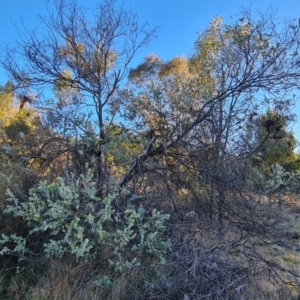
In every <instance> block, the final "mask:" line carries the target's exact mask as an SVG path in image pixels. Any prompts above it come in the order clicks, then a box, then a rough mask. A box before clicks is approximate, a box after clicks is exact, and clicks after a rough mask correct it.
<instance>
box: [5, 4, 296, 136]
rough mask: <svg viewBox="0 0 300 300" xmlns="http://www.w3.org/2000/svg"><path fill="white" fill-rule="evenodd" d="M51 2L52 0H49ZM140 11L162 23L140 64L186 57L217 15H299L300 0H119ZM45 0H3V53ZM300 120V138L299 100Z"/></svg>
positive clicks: (43, 8)
mask: <svg viewBox="0 0 300 300" xmlns="http://www.w3.org/2000/svg"><path fill="white" fill-rule="evenodd" d="M48 1H49V3H50V5H51V3H52V2H53V0H48ZM77 1H78V2H79V3H80V4H81V5H83V6H85V7H91V8H93V7H95V6H96V5H97V3H99V1H101V0H77ZM117 1H118V2H120V3H121V1H122V2H123V3H124V5H125V6H126V7H128V8H130V9H131V10H132V11H133V12H135V13H136V14H137V15H138V18H139V21H140V23H144V22H147V23H149V25H150V26H151V27H156V26H159V27H160V28H159V31H158V34H157V39H156V40H154V41H153V42H152V43H151V44H150V45H149V46H148V48H147V49H145V50H144V51H143V52H142V53H140V54H139V56H138V57H136V58H135V60H134V63H136V64H138V63H139V62H141V61H142V59H143V57H144V56H146V55H147V54H150V53H155V54H157V55H158V56H160V57H161V58H163V59H164V60H169V59H172V58H173V57H175V56H180V55H184V56H186V57H188V56H189V54H190V53H191V51H192V47H193V44H194V42H195V40H196V38H197V32H198V31H201V30H204V29H205V28H206V27H207V26H208V25H209V23H210V21H211V20H212V19H213V18H214V17H215V16H222V17H223V20H224V22H225V23H230V22H232V19H233V20H234V19H236V18H237V14H238V13H239V11H240V10H241V7H242V6H244V7H249V6H250V5H251V7H252V11H253V12H254V13H256V12H258V11H261V12H265V11H266V10H267V9H268V8H270V7H271V6H272V7H273V8H274V9H276V10H277V17H278V18H280V19H286V18H300V0H256V1H251V0H209V1H208V0H117ZM46 14H47V9H46V5H45V1H44V0H0V56H1V52H2V51H1V49H3V47H5V45H6V44H7V43H11V42H13V41H14V40H16V39H18V31H17V27H19V28H20V27H21V24H22V22H23V23H24V24H25V26H26V27H27V28H34V27H35V26H36V25H37V24H38V22H39V19H38V16H39V15H44V16H45V15H46ZM7 79H8V78H7V75H6V74H5V71H4V70H2V69H1V68H0V85H3V84H5V82H6V81H7ZM295 113H296V114H297V115H298V122H296V123H295V124H294V125H293V130H294V132H295V134H296V136H297V138H298V140H300V103H299V104H297V105H296V107H295Z"/></svg>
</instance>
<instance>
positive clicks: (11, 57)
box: [2, 0, 156, 193]
mask: <svg viewBox="0 0 300 300" xmlns="http://www.w3.org/2000/svg"><path fill="white" fill-rule="evenodd" d="M54 6H55V11H54V12H53V13H52V12H50V8H49V16H48V18H44V17H41V25H43V27H42V28H41V30H40V29H36V30H33V31H30V30H26V29H25V32H24V34H23V33H22V35H21V36H20V39H19V40H18V41H17V42H16V45H15V46H14V47H9V48H8V49H7V50H6V55H5V57H4V58H3V59H2V65H3V66H4V67H5V68H6V70H7V71H8V73H9V74H10V76H11V79H12V80H13V81H14V84H15V86H16V87H17V88H21V89H22V88H23V89H24V88H31V89H33V88H35V89H37V90H38V91H41V90H43V89H45V88H46V89H53V90H54V91H55V95H56V97H55V98H54V99H51V100H49V99H48V101H46V102H44V103H43V104H40V105H39V108H40V109H41V111H42V112H44V113H45V112H47V113H48V125H49V126H50V127H51V128H52V129H58V128H59V131H58V133H59V136H57V135H56V134H55V135H54V136H53V137H52V138H51V140H50V139H49V140H48V141H46V142H45V143H47V145H49V144H53V143H54V144H57V143H59V144H61V145H62V149H61V152H62V153H67V152H71V153H75V154H78V151H79V149H78V148H80V147H78V143H80V144H82V143H83V144H86V145H87V147H86V148H88V149H89V152H88V153H86V154H87V155H88V157H89V159H88V160H89V161H90V162H92V163H93V165H94V170H95V173H96V174H97V178H98V179H97V180H98V188H99V192H100V193H102V192H104V191H103V188H104V183H105V182H106V181H107V179H108V173H107V166H106V162H105V160H104V155H103V153H102V147H103V145H105V144H106V143H107V142H108V141H107V134H106V133H107V131H106V129H105V128H106V127H107V126H108V125H109V123H111V122H112V120H113V119H114V117H115V115H116V114H117V108H115V109H113V110H108V106H109V105H111V107H114V106H116V105H117V103H116V100H115V94H116V90H117V88H118V86H119V85H120V83H121V81H122V80H123V79H124V78H125V77H126V75H127V70H128V66H129V63H130V62H131V60H132V58H133V57H134V56H135V54H136V53H137V52H138V51H139V50H140V49H142V48H143V47H145V46H147V45H148V43H149V41H150V40H151V39H152V38H153V37H154V34H155V32H156V29H152V30H147V29H146V25H142V26H139V25H138V22H137V17H136V16H135V15H134V14H133V13H131V12H130V11H128V10H126V9H125V8H124V7H118V6H117V4H116V3H115V1H113V0H105V1H103V2H102V3H101V4H100V5H99V6H98V7H97V9H96V10H94V11H93V12H92V11H89V10H87V9H84V8H81V7H79V6H78V5H77V4H76V1H72V0H71V1H67V0H57V1H55V5H54ZM20 62H21V63H20ZM40 103H41V101H40ZM106 109H107V110H106ZM79 140H80V142H79ZM46 148H47V147H46ZM82 150H84V149H81V151H82ZM57 155H59V154H56V156H57ZM81 171H82V170H81Z"/></svg>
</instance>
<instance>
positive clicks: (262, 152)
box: [249, 110, 299, 174]
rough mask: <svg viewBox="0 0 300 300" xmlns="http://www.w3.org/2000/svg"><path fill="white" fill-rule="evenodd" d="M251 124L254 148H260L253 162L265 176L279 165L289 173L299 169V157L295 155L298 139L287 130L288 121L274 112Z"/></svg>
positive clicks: (260, 117)
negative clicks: (272, 166) (272, 167)
mask: <svg viewBox="0 0 300 300" xmlns="http://www.w3.org/2000/svg"><path fill="white" fill-rule="evenodd" d="M252 121H253V122H252V123H251V124H249V127H250V128H251V131H252V133H253V136H254V141H253V142H254V143H255V145H253V146H254V147H257V148H259V150H258V151H257V153H256V154H255V156H254V157H253V162H254V164H255V165H257V166H259V167H260V168H261V170H262V172H263V173H264V174H268V173H269V171H270V166H271V165H273V164H279V165H281V166H282V167H283V168H284V169H286V170H287V171H289V172H292V171H296V170H298V169H299V157H298V155H297V154H296V153H295V148H296V144H297V141H296V138H295V136H294V133H293V132H292V131H289V130H288V129H287V125H288V119H287V118H286V117H285V116H284V115H282V114H280V113H278V112H276V111H272V110H268V111H267V112H266V113H265V114H261V115H259V116H258V117H257V118H255V119H254V120H252Z"/></svg>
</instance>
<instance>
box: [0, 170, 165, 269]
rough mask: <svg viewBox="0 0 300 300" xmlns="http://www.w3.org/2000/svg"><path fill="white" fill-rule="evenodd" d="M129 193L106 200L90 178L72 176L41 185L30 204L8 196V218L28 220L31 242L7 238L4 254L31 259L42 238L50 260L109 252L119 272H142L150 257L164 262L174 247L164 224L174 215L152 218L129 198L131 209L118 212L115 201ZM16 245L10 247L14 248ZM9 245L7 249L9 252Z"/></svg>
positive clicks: (34, 190)
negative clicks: (136, 269) (138, 269)
mask: <svg viewBox="0 0 300 300" xmlns="http://www.w3.org/2000/svg"><path fill="white" fill-rule="evenodd" d="M120 193H123V194H124V193H125V195H126V192H124V191H116V192H113V193H111V194H109V195H108V196H107V197H105V198H103V199H101V198H99V197H97V196H96V185H95V182H94V181H93V176H92V174H91V172H87V174H84V175H81V176H80V177H79V178H75V176H68V177H67V179H63V178H60V177H59V178H57V180H56V181H55V182H52V183H48V182H46V181H45V182H42V183H40V184H39V185H38V186H37V187H36V188H32V189H30V191H29V197H28V199H27V200H26V201H24V200H23V201H21V200H19V199H18V198H17V197H15V195H14V194H13V193H12V192H10V191H9V192H8V196H9V198H8V201H9V202H10V204H9V205H8V206H7V208H6V209H5V213H8V214H13V216H14V217H16V218H23V220H24V221H25V222H26V224H27V228H28V235H27V236H26V237H21V236H17V235H16V234H11V235H4V234H3V235H2V238H1V239H0V245H2V249H1V251H0V254H2V255H3V254H18V255H20V257H24V256H26V255H30V254H32V251H31V250H30V249H32V247H31V245H30V241H32V240H34V237H39V239H42V241H43V247H42V250H43V253H44V254H46V256H47V257H59V258H60V257H63V256H65V255H68V256H69V255H71V256H75V257H76V259H77V260H84V261H90V260H93V259H94V258H96V257H99V256H100V255H101V254H102V253H103V252H104V251H105V252H106V253H107V250H108V251H109V252H110V253H111V255H109V264H110V266H111V267H113V268H114V270H115V271H118V272H123V271H124V270H126V269H130V268H133V267H135V266H139V265H140V264H141V263H142V261H145V257H147V258H150V261H151V262H160V263H161V262H164V259H165V254H166V251H167V249H168V248H169V247H170V241H169V240H168V239H166V238H165V235H164V232H165V225H164V223H165V221H166V220H167V219H168V218H169V215H167V214H164V213H161V212H159V211H156V210H152V211H151V212H147V211H146V210H145V209H144V208H143V207H142V206H137V205H135V203H134V197H130V196H129V195H126V196H127V197H124V198H125V199H127V200H126V201H127V204H126V205H124V207H125V208H124V209H123V210H121V209H119V208H118V209H117V206H116V205H115V201H116V199H117V198H118V197H119V195H120ZM12 244H13V245H14V248H13V247H9V245H12ZM7 245H8V246H7Z"/></svg>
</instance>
